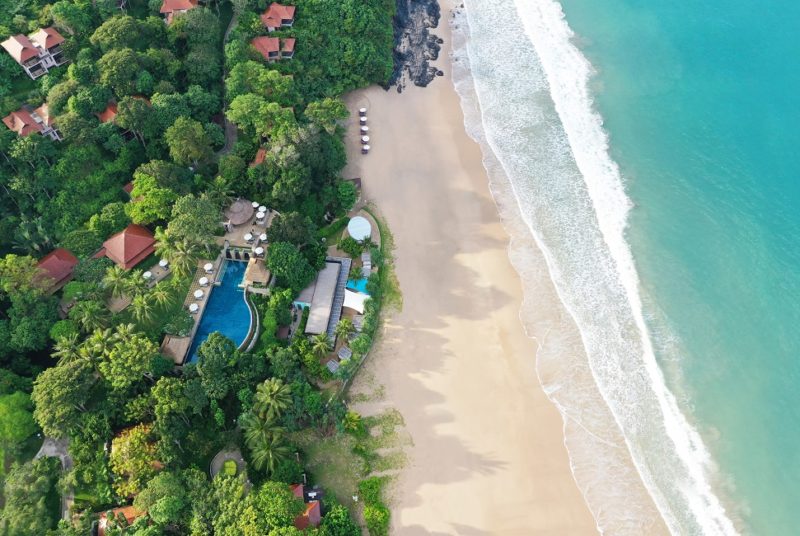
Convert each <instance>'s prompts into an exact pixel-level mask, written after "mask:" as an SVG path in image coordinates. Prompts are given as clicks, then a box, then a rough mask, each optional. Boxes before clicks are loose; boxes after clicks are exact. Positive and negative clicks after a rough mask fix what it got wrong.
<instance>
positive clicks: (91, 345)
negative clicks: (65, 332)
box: [83, 328, 116, 355]
mask: <svg viewBox="0 0 800 536" xmlns="http://www.w3.org/2000/svg"><path fill="white" fill-rule="evenodd" d="M114 344H116V341H115V340H114V336H113V335H112V332H111V329H109V328H106V329H96V330H94V331H93V332H92V334H91V335H89V337H88V338H87V339H86V340H85V341H84V342H83V347H84V348H85V349H86V350H88V351H90V352H91V353H93V354H95V355H104V354H106V353H107V352H108V351H109V350H110V349H111V347H112V346H114Z"/></svg>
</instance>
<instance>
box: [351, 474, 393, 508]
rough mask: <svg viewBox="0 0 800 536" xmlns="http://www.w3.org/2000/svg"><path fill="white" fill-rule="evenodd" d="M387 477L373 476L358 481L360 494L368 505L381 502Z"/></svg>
mask: <svg viewBox="0 0 800 536" xmlns="http://www.w3.org/2000/svg"><path fill="white" fill-rule="evenodd" d="M387 480H388V479H387V477H385V476H383V477H381V476H371V477H369V478H365V479H364V480H362V481H361V482H359V483H358V494H359V495H360V496H361V500H362V501H364V504H366V505H367V506H370V505H374V504H381V502H382V500H383V499H382V496H383V488H384V486H385V485H386V481H387Z"/></svg>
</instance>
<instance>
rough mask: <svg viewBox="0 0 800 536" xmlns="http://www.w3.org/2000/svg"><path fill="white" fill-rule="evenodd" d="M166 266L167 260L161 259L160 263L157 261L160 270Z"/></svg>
mask: <svg viewBox="0 0 800 536" xmlns="http://www.w3.org/2000/svg"><path fill="white" fill-rule="evenodd" d="M168 264H169V261H168V260H167V259H161V260H160V261H158V265H159V266H160V267H162V268H166V267H167V265H168Z"/></svg>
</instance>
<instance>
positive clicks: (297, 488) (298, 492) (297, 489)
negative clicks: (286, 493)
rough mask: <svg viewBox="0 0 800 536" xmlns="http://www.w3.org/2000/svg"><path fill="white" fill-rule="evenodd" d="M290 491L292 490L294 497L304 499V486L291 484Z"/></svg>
mask: <svg viewBox="0 0 800 536" xmlns="http://www.w3.org/2000/svg"><path fill="white" fill-rule="evenodd" d="M289 489H290V490H292V493H294V496H295V497H297V498H298V499H302V498H303V485H302V484H289Z"/></svg>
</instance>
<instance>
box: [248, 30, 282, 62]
mask: <svg viewBox="0 0 800 536" xmlns="http://www.w3.org/2000/svg"><path fill="white" fill-rule="evenodd" d="M250 44H251V45H253V46H254V47H255V49H256V50H258V52H259V53H260V54H261V55H262V56H264V58H265V59H274V58H275V56H272V57H270V54H272V53H275V52H278V51H280V46H281V42H280V39H278V38H277V37H267V36H265V35H262V36H261V37H256V38H255V39H253V40H252V41H250Z"/></svg>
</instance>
